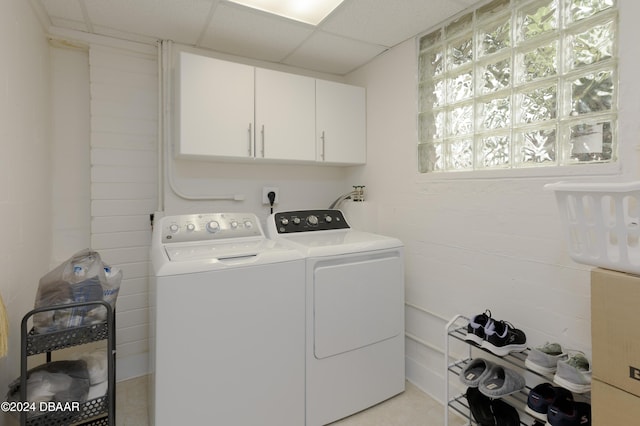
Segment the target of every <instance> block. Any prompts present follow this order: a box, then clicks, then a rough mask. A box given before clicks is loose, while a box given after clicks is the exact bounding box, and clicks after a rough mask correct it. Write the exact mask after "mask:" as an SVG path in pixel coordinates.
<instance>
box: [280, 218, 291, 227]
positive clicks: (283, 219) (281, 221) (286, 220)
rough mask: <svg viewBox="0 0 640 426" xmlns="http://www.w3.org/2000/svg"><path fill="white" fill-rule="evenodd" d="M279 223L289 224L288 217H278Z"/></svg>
mask: <svg viewBox="0 0 640 426" xmlns="http://www.w3.org/2000/svg"><path fill="white" fill-rule="evenodd" d="M280 223H281V224H283V225H284V226H287V225H288V224H289V219H287V218H286V217H283V218H282V219H280Z"/></svg>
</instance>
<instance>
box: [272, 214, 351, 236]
mask: <svg viewBox="0 0 640 426" xmlns="http://www.w3.org/2000/svg"><path fill="white" fill-rule="evenodd" d="M273 220H274V221H275V228H276V229H277V230H278V234H290V233H294V232H310V231H327V230H331V229H349V224H348V223H347V221H346V220H345V218H344V215H343V214H342V212H341V211H340V210H297V211H292V212H279V213H275V214H274V216H273Z"/></svg>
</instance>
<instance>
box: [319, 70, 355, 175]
mask: <svg viewBox="0 0 640 426" xmlns="http://www.w3.org/2000/svg"><path fill="white" fill-rule="evenodd" d="M316 136H317V140H318V144H317V146H318V161H323V162H326V163H335V164H364V163H365V162H366V104H365V91H364V88H362V87H357V86H350V85H347V84H341V83H335V82H332V81H325V80H317V81H316Z"/></svg>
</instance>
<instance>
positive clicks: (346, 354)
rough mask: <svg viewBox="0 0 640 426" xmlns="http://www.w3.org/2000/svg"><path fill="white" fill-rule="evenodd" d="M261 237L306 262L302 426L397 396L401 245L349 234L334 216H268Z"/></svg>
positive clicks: (401, 380) (401, 378) (400, 383)
mask: <svg viewBox="0 0 640 426" xmlns="http://www.w3.org/2000/svg"><path fill="white" fill-rule="evenodd" d="M267 235H268V236H269V238H271V239H273V240H274V241H283V242H286V243H287V244H289V245H291V246H292V247H295V248H297V249H298V250H299V251H300V252H301V253H303V254H304V256H305V258H306V273H305V276H306V280H305V281H306V327H307V336H306V374H307V378H306V425H307V426H319V425H325V424H327V423H331V422H333V421H335V420H338V419H341V418H343V417H346V416H349V415H351V414H353V413H356V412H358V411H361V410H363V409H365V408H368V407H370V406H372V405H375V404H377V403H379V402H381V401H384V400H386V399H388V398H390V397H392V396H394V395H397V394H399V393H401V392H403V391H404V388H405V371H404V257H403V251H404V249H403V245H402V243H401V242H400V241H399V240H397V239H395V238H390V237H385V236H381V235H376V234H371V233H367V232H361V231H356V230H353V229H351V228H350V227H349V225H348V223H347V221H346V220H345V218H344V216H343V215H342V212H340V211H339V210H305V211H290V212H279V213H275V214H272V215H271V216H269V218H268V219H267Z"/></svg>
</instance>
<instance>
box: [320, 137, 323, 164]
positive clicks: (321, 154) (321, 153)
mask: <svg viewBox="0 0 640 426" xmlns="http://www.w3.org/2000/svg"><path fill="white" fill-rule="evenodd" d="M320 140H321V141H322V150H321V151H320V158H322V161H324V130H323V131H322V135H321V136H320Z"/></svg>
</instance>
